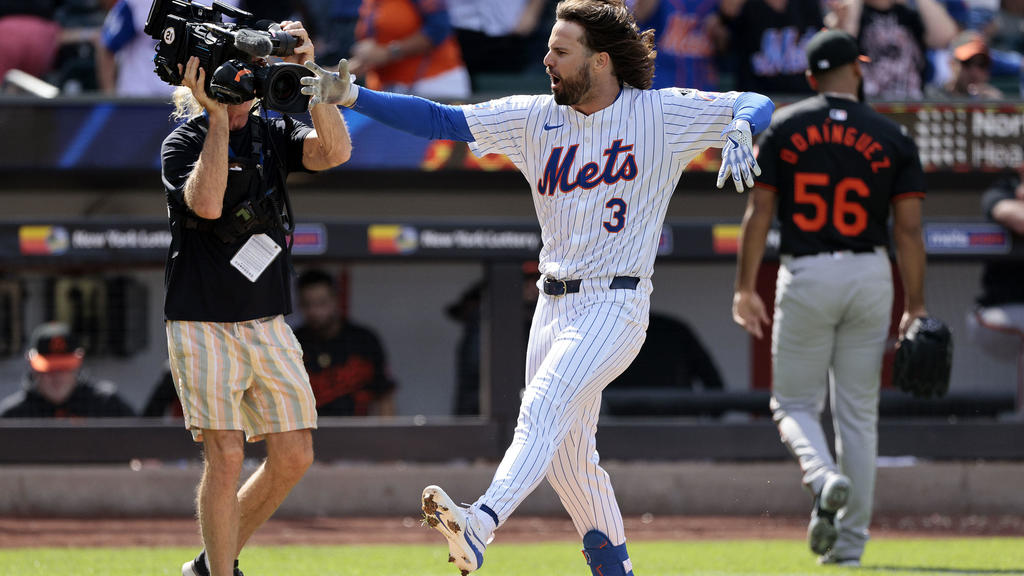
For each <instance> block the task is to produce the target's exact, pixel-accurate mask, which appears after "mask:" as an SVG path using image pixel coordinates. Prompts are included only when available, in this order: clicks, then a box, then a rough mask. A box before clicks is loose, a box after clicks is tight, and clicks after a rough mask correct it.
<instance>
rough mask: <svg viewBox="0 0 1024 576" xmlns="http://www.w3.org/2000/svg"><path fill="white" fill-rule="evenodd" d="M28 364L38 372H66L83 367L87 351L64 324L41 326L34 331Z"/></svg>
mask: <svg viewBox="0 0 1024 576" xmlns="http://www.w3.org/2000/svg"><path fill="white" fill-rule="evenodd" d="M31 346H32V347H31V348H29V351H28V363H29V365H31V366H32V369H33V370H35V371H36V372H65V371H69V370H77V369H78V368H79V367H80V366H81V365H82V358H84V357H85V351H84V350H83V349H82V347H81V346H80V345H79V343H78V339H77V338H75V335H74V334H72V333H71V328H70V327H68V325H67V324H64V323H62V322H47V323H46V324H40V325H39V326H37V327H36V329H35V330H33V331H32V342H31Z"/></svg>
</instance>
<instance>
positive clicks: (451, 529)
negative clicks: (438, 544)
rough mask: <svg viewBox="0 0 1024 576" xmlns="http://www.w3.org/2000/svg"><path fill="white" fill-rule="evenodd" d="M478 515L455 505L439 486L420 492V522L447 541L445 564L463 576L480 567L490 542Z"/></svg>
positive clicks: (489, 532)
mask: <svg viewBox="0 0 1024 576" xmlns="http://www.w3.org/2000/svg"><path fill="white" fill-rule="evenodd" d="M477 514H479V512H477V511H476V510H473V509H472V508H463V507H462V506H457V505H456V504H455V502H453V501H452V499H451V498H449V497H448V495H447V494H445V492H444V490H442V489H441V488H440V487H439V486H427V487H426V488H424V489H423V521H424V522H426V523H427V524H428V525H429V526H430V527H431V528H434V529H435V530H437V531H438V532H440V533H441V534H442V535H444V537H445V538H446V539H447V540H448V561H449V562H454V563H455V566H456V567H457V568H458V569H459V570H461V571H462V576H466V574H469V573H470V572H473V571H474V570H477V569H479V568H480V567H481V566H483V564H484V549H485V548H487V544H488V543H489V542H490V540H491V531H490V530H488V529H487V528H486V527H485V523H484V522H483V521H482V520H480V519H479V518H478V517H477Z"/></svg>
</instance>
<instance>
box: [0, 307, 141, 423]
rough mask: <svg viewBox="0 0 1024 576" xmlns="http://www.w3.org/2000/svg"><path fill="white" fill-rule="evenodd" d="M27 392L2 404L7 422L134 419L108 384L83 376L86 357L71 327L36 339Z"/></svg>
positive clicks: (41, 329) (39, 331)
mask: <svg viewBox="0 0 1024 576" xmlns="http://www.w3.org/2000/svg"><path fill="white" fill-rule="evenodd" d="M27 358H28V375H27V376H26V378H25V383H24V388H23V389H22V390H21V391H20V392H16V393H15V394H12V395H11V396H8V397H7V398H5V399H4V400H3V401H0V417H3V418H92V417H112V416H132V415H133V412H132V409H131V407H130V406H128V404H126V403H125V402H124V400H122V399H121V398H120V397H119V396H118V395H117V392H116V391H115V387H114V385H113V384H112V383H110V382H105V381H101V382H93V381H90V380H89V379H87V378H86V377H85V376H84V375H83V374H82V360H83V358H85V351H84V350H83V349H82V348H81V347H80V346H79V345H78V341H77V339H76V338H75V336H74V334H72V333H71V330H70V328H68V325H67V324H63V323H59V322H51V323H47V324H42V325H40V326H38V327H37V328H36V329H35V331H33V333H32V342H31V348H30V349H29V351H28V355H27Z"/></svg>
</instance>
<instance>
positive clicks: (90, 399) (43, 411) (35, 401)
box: [0, 380, 135, 418]
mask: <svg viewBox="0 0 1024 576" xmlns="http://www.w3.org/2000/svg"><path fill="white" fill-rule="evenodd" d="M134 415H135V414H134V412H133V411H132V409H131V407H130V406H128V404H126V403H125V402H124V400H121V398H120V397H119V396H118V395H117V393H116V391H115V389H114V385H113V384H111V383H109V382H99V383H96V384H93V383H91V382H88V381H86V380H79V382H78V384H77V385H76V386H75V389H74V390H73V391H72V392H71V395H70V396H68V399H67V400H65V401H64V403H63V404H60V405H55V404H51V403H50V401H49V400H47V399H46V398H44V397H43V395H42V394H40V393H39V392H37V391H36V390H35V388H33V387H32V386H26V389H25V390H22V391H21V392H18V393H16V394H13V395H11V396H8V397H7V398H5V399H4V400H3V402H0V418H113V417H120V416H134Z"/></svg>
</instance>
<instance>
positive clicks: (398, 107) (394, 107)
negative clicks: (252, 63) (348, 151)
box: [352, 87, 771, 142]
mask: <svg viewBox="0 0 1024 576" xmlns="http://www.w3.org/2000/svg"><path fill="white" fill-rule="evenodd" d="M352 109H353V110H355V111H356V112H359V113H360V114H363V115H365V116H369V117H370V118H373V119H374V120H376V121H378V122H380V123H382V124H386V125H388V126H391V127H392V128H397V129H398V130H401V131H403V132H408V133H409V134H412V135H414V136H420V137H421V138H429V139H430V140H457V141H459V142H472V141H473V140H475V138H473V133H472V132H471V131H470V130H469V123H468V122H466V114H465V113H464V112H463V111H462V108H460V107H458V106H449V105H447V104H438V103H437V102H433V101H431V100H427V99H426V98H420V97H419V96H407V95H405V94H392V93H390V92H376V91H374V90H369V89H367V88H362V87H360V88H359V96H358V97H357V98H356V103H355V104H354V105H353V106H352ZM770 116H771V113H769V117H770Z"/></svg>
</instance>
